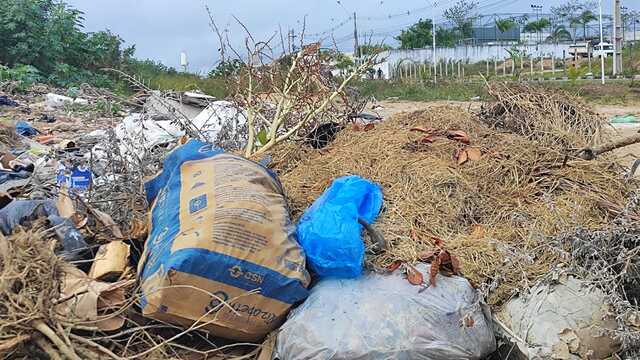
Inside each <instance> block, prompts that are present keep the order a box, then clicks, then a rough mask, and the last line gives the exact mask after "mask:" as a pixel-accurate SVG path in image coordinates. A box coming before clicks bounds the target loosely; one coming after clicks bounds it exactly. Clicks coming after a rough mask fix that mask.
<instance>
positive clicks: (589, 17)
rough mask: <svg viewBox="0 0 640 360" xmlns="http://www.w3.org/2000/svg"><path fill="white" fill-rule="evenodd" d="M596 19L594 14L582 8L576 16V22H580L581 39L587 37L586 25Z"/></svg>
mask: <svg viewBox="0 0 640 360" xmlns="http://www.w3.org/2000/svg"><path fill="white" fill-rule="evenodd" d="M595 20H598V18H597V17H596V15H595V14H594V13H593V12H592V11H591V10H588V9H583V11H582V12H581V13H580V15H579V16H578V23H580V24H582V39H583V40H586V39H587V25H588V24H589V23H590V22H592V21H595Z"/></svg>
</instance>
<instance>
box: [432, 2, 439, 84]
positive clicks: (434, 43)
mask: <svg viewBox="0 0 640 360" xmlns="http://www.w3.org/2000/svg"><path fill="white" fill-rule="evenodd" d="M436 6H437V3H435V2H434V3H433V7H436ZM433 13H434V14H435V11H434V12H433ZM431 25H432V29H431V34H432V35H433V39H432V43H433V48H432V50H431V59H432V60H433V66H434V69H433V70H434V71H433V82H434V83H437V82H438V79H437V76H436V72H437V71H436V70H438V69H437V68H435V66H438V64H437V63H436V18H435V15H434V17H432V18H431Z"/></svg>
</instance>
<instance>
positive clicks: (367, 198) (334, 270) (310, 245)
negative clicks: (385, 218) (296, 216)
mask: <svg viewBox="0 0 640 360" xmlns="http://www.w3.org/2000/svg"><path fill="white" fill-rule="evenodd" d="M381 208H382V190H381V189H380V186H378V185H377V184H375V183H372V182H371V181H368V180H366V179H363V178H361V177H359V176H345V177H341V178H338V179H335V180H334V181H333V183H332V184H331V186H330V187H329V188H328V189H327V190H325V192H324V193H323V194H322V195H321V196H320V197H319V198H318V199H317V200H316V201H315V202H314V203H313V204H312V205H311V206H310V207H309V208H308V209H307V210H306V211H305V212H304V214H303V215H302V218H301V219H300V222H299V223H298V229H297V235H298V241H299V242H300V245H302V247H303V249H304V252H305V254H306V255H307V260H308V262H309V265H310V267H311V269H312V270H313V271H314V272H315V273H316V274H317V275H318V276H320V277H321V278H323V277H337V278H355V277H358V276H360V275H361V274H362V266H363V263H364V243H363V241H362V237H361V234H362V225H360V223H358V218H361V219H363V220H364V221H366V222H367V223H369V224H370V223H372V222H373V221H375V219H376V217H377V216H378V213H379V212H380V209H381Z"/></svg>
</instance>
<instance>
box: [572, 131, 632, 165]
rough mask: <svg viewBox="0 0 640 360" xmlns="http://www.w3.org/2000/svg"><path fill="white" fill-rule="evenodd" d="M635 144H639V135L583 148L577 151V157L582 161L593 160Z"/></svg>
mask: <svg viewBox="0 0 640 360" xmlns="http://www.w3.org/2000/svg"><path fill="white" fill-rule="evenodd" d="M637 143H640V134H634V135H631V136H627V137H625V138H622V139H618V140H614V141H611V142H608V143H606V144H602V145H600V146H597V147H594V148H584V149H582V150H580V151H579V155H580V157H581V158H582V159H583V160H593V159H595V158H596V157H597V156H598V155H601V154H604V153H606V152H609V151H613V150H615V149H619V148H623V147H625V146H629V145H633V144H637Z"/></svg>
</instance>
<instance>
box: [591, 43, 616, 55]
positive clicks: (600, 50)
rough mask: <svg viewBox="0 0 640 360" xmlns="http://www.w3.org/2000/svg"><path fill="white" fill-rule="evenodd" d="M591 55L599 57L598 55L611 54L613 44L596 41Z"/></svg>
mask: <svg viewBox="0 0 640 360" xmlns="http://www.w3.org/2000/svg"><path fill="white" fill-rule="evenodd" d="M592 54H593V57H600V56H603V55H604V56H605V57H606V56H609V55H611V56H613V44H611V43H608V42H602V43H598V44H595V45H593V53H592Z"/></svg>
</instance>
